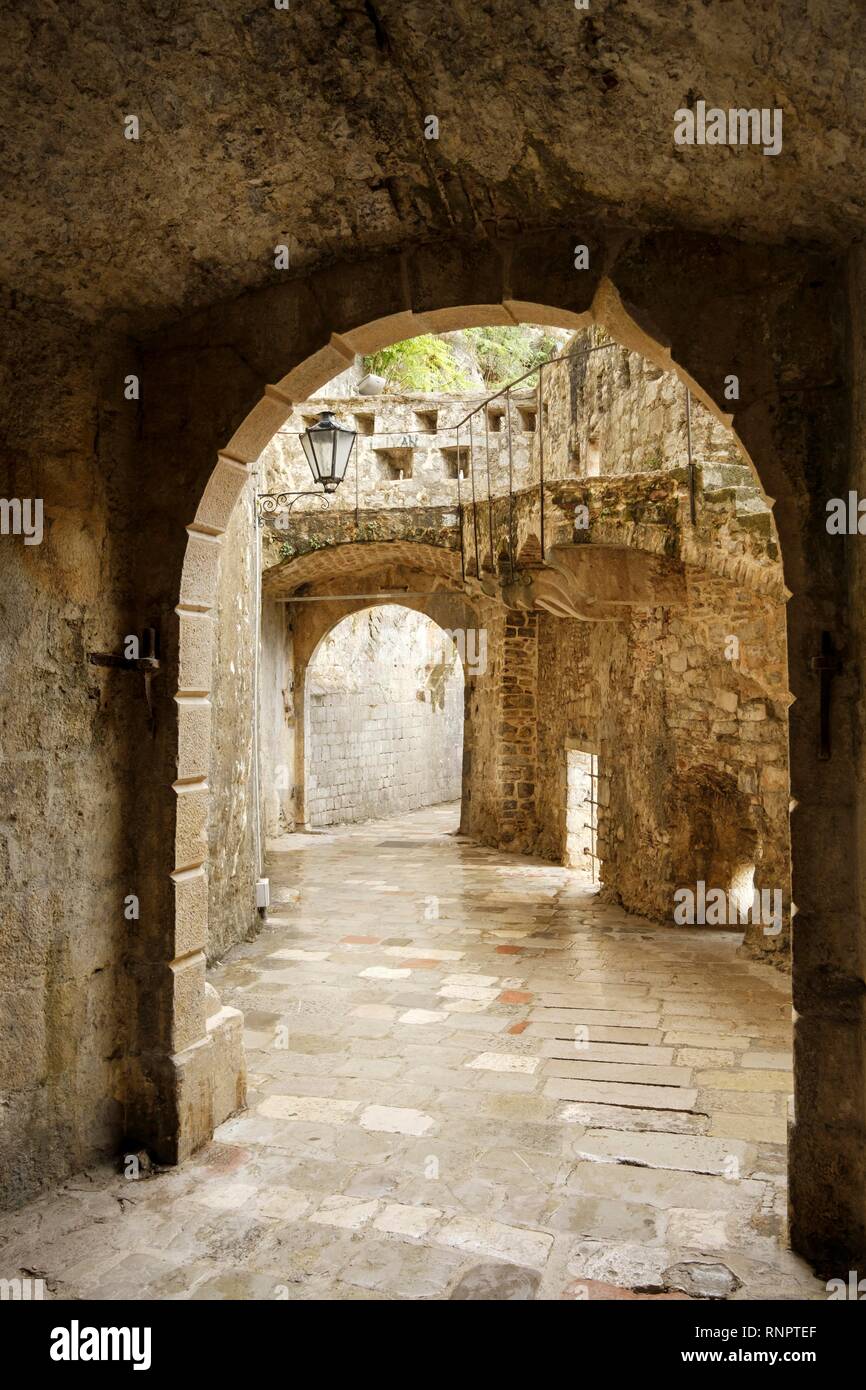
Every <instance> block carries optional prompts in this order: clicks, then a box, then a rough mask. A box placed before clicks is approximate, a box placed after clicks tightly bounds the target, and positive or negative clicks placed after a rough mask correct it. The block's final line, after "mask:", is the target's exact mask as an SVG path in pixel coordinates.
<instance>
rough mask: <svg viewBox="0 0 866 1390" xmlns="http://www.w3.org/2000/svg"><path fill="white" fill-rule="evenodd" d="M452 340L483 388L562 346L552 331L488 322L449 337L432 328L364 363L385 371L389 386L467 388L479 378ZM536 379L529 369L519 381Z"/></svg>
mask: <svg viewBox="0 0 866 1390" xmlns="http://www.w3.org/2000/svg"><path fill="white" fill-rule="evenodd" d="M454 340H457V341H458V342H459V343H460V345H461V347H462V348H463V349H464V351H465V353H467V354H468V356H469V358H470V360H471V362H472V363H474V365H475V367H476V368H477V370H478V372H479V374H480V376H481V379H482V381H483V382H484V387H485V388H489V389H490V390H491V391H496V390H499V388H500V387H502V386H507V385H508V383H509V382H510V381H514V380H515V378H516V377H521V376H523V374H524V372H528V371H531V370H532V369H533V368H534V367H537V366H538V365H539V363H541V362H546V361H547V359H548V358H549V357H551V356H552V355H553V354H554V353H555V352H556V351H557V350H558V348H559V347H560V340H559V339H557V337H556V336H555V335H554V334H553V333H549V332H547V330H546V329H544V328H536V327H533V325H532V324H515V325H514V326H513V327H512V326H509V327H506V326H499V325H492V326H488V327H486V328H466V329H464V330H463V331H462V332H460V333H459V334H455V335H454V339H452V340H449V339H448V338H441V337H437V336H436V335H435V334H433V333H423V334H421V336H420V337H418V338H407V339H406V340H405V341H404V342H402V343H393V344H392V345H391V347H387V348H383V349H382V351H381V352H377V353H375V354H374V355H373V356H372V357H366V358H365V359H364V366H365V368H366V370H367V371H368V372H374V373H375V374H376V375H377V376H383V377H384V378H385V380H386V382H387V383H388V387H389V388H390V389H391V390H392V391H430V392H441V393H446V392H452V391H469V390H471V389H472V386H473V384H477V377H476V378H475V383H473V381H472V378H471V376H470V375H469V373H468V372H467V370H466V368H465V366H463V365H462V364H461V362H460V360H459V355H458V354H457V353H455V350H454ZM536 381H537V376H536V375H535V373H533V375H532V376H531V377H530V378H528V379H527V380H526V382H524V383H523V384H524V385H525V386H526V387H527V388H529V387H532V386H534V385H535V384H536Z"/></svg>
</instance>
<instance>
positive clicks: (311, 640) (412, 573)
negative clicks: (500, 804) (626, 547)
mask: <svg viewBox="0 0 866 1390" xmlns="http://www.w3.org/2000/svg"><path fill="white" fill-rule="evenodd" d="M348 580H351V583H349V585H348V587H349V589H350V590H352V591H354V592H357V590H358V589H359V588H360V589H363V590H365V591H367V592H369V593H375V594H377V595H378V596H379V597H377V598H376V599H375V600H367V599H363V598H351V597H349V598H345V597H342V595H343V594H345V593H346V589H347V581H348ZM389 590H393V591H394V593H395V596H394V597H393V598H385V597H382V595H383V594H385V593H387V592H388V591H389ZM299 593H300V594H302V595H303V602H302V603H297V604H296V605H295V606H294V619H293V632H292V651H291V657H290V664H291V668H292V672H293V681H292V684H293V700H294V708H295V711H296V714H295V718H294V729H293V752H292V765H293V768H294V785H295V806H294V811H295V814H296V816H297V818H298V821H299V822H300V823H302V824H303V823H305V821H306V808H305V805H304V785H305V777H304V768H305V763H306V737H307V725H306V718H305V711H306V704H307V686H306V678H307V672H308V671H309V669H310V666H311V664H312V662H313V661H314V659H315V655H316V652H317V651H318V649H319V647H320V645H321V643H322V642H323V641H324V639H325V638H326V637H327V636H328V634H329V633H330V632H332V631H333V629H334V628H335V627H336V626H337V625H338V624H339V623H340V622H341V621H342V620H343V619H344V618H346V617H348V616H351V615H352V614H354V613H359V612H362V611H364V610H365V609H366V608H369V607H371V606H374V604H375V606H398V607H401V608H409V609H411V610H412V611H414V612H417V613H421V614H423V615H425V616H426V617H428V618H430V619H431V621H432V622H434V623H436V624H437V626H438V627H440V628H442V629H443V630H444V631H447V632H457V631H461V630H463V631H465V630H467V629H468V630H471V629H474V628H476V627H477V626H478V624H479V621H481V619H480V613H481V611H482V610H483V609H484V608H485V606H486V601H485V600H484V599H481V598H474V599H473V598H470V597H468V596H467V595H466V594H465V593H464V592H463V590H462V588H461V586H460V557H459V554H458V553H457V552H456V551H454V550H452V549H447V548H445V547H444V546H439V545H434V544H425V543H421V542H417V541H365V542H357V541H348V542H344V543H343V544H340V545H334V546H329V547H326V548H322V549H317V550H314V551H310V552H307V553H304V554H300V555H297V556H295V557H294V558H292V559H290V560H285V561H283V562H282V563H280V564H277V565H273V566H272V567H271V568H270V569H268V570H267V571H266V572H265V575H264V579H263V601H264V602H265V603H266V604H274V605H281V604H283V603H288V604H291V602H292V598H293V596H294V595H296V594H299ZM464 697H465V708H464V734H463V762H464V767H466V766H468V765H469V764H470V763H471V757H472V744H473V737H472V684H471V680H469V681H467V682H466V683H465V685H464ZM265 792H266V795H267V793H268V788H267V784H266V787H265Z"/></svg>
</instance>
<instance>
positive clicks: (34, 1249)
mask: <svg viewBox="0 0 866 1390" xmlns="http://www.w3.org/2000/svg"><path fill="white" fill-rule="evenodd" d="M456 824H457V819H456V814H455V809H454V808H453V807H447V806H445V807H433V808H428V809H427V810H426V811H422V812H417V813H413V814H411V815H408V816H404V817H401V818H400V821H399V823H396V822H388V821H382V822H373V823H371V824H369V825H361V826H351V827H343V828H339V829H335V830H334V831H333V833H329V834H328V835H322V836H303V835H300V836H292V837H289V839H288V840H287V841H284V842H275V848H274V852H273V853H272V855H271V859H270V864H269V874H270V877H271V890H272V899H273V902H274V908H273V910H272V912H271V914H270V915H269V918H268V920H267V923H266V924H265V926H264V929H263V930H262V932H261V934H260V935H259V937H258V938H257V939H256V940H254V941H251V942H244V943H243V944H242V945H241V946H239V947H237V948H236V949H235V950H234V951H233V952H231V953H230V955H229V957H228V958H227V960H226V961H225V962H224V963H223V965H221V966H220V967H219V968H217V969H216V970H215V971H213V972H212V978H213V982H214V984H215V985H216V987H217V989H218V990H219V991H220V993H221V997H222V1001H223V1003H224V1004H227V1005H234V1006H236V1007H239V1008H241V1009H243V1010H244V1011H245V1023H246V1027H245V1038H246V1046H247V1061H248V1071H249V1109H248V1110H246V1111H245V1112H244V1113H242V1114H240V1115H238V1116H235V1117H233V1118H232V1119H230V1120H228V1121H227V1122H226V1123H225V1124H224V1125H222V1126H221V1127H220V1129H219V1130H218V1132H217V1135H216V1136H215V1139H214V1141H213V1143H211V1144H210V1145H208V1146H207V1147H206V1148H205V1149H204V1150H202V1152H201V1153H200V1154H197V1155H196V1156H195V1157H194V1158H193V1159H190V1160H188V1161H187V1162H186V1163H184V1164H182V1165H180V1167H178V1168H176V1169H171V1170H166V1171H158V1170H157V1171H156V1172H155V1173H154V1175H153V1176H151V1177H149V1178H147V1180H139V1181H129V1180H126V1179H125V1178H123V1177H122V1176H119V1175H118V1173H117V1172H115V1171H111V1170H108V1169H102V1170H98V1171H95V1172H94V1173H92V1174H90V1175H88V1177H87V1178H83V1179H79V1180H77V1181H73V1182H70V1183H67V1184H65V1185H64V1187H63V1188H62V1189H61V1190H60V1191H58V1192H54V1193H48V1194H46V1195H45V1196H43V1197H41V1198H39V1199H38V1200H37V1201H36V1202H34V1203H31V1204H30V1206H29V1207H28V1208H25V1209H23V1210H22V1211H20V1212H15V1213H8V1214H6V1215H5V1216H4V1217H2V1218H0V1252H2V1254H0V1277H9V1276H12V1277H14V1276H15V1274H16V1273H17V1272H18V1270H19V1269H21V1268H28V1269H29V1268H36V1269H39V1270H44V1271H45V1274H46V1278H47V1279H48V1280H49V1285H48V1287H49V1292H50V1295H51V1296H53V1297H63V1298H72V1299H75V1298H82V1299H84V1298H96V1299H115V1298H120V1299H125V1298H128V1299H133V1300H134V1299H147V1298H168V1299H207V1300H220V1299H232V1298H252V1299H271V1298H275V1297H285V1296H286V1291H287V1294H288V1297H289V1298H290V1299H292V1300H298V1301H308V1300H319V1299H335V1300H358V1299H359V1300H370V1301H377V1300H403V1299H433V1300H446V1299H455V1300H469V1299H487V1298H490V1299H500V1298H501V1299H503V1300H511V1299H515V1300H527V1299H545V1300H547V1299H552V1300H561V1299H576V1298H584V1297H589V1298H592V1299H594V1298H611V1299H631V1298H644V1297H647V1298H649V1297H656V1298H696V1299H704V1298H716V1297H722V1298H733V1299H740V1298H744V1297H748V1296H750V1295H753V1296H757V1297H762V1298H773V1299H793V1298H818V1297H826V1289H825V1287H824V1285H823V1284H822V1283H821V1282H820V1281H818V1280H816V1279H814V1277H813V1276H812V1274H811V1272H810V1271H809V1270H808V1268H807V1267H806V1266H805V1265H804V1264H803V1263H802V1261H800V1260H798V1259H797V1258H796V1257H795V1256H793V1255H792V1254H791V1252H790V1250H789V1249H787V1248H786V1244H785V1227H784V1212H785V1189H784V1173H785V1127H786V1117H787V1105H788V1093H789V1090H790V1082H791V1074H790V1032H791V1025H790V994H789V991H788V989H787V986H786V982H785V981H784V979H783V978H782V977H781V976H779V975H776V974H774V973H773V972H772V971H770V970H769V969H768V968H765V967H756V966H754V965H753V964H752V963H750V962H749V961H747V960H746V959H744V958H743V957H741V956H740V955H738V953H737V947H738V942H739V937H738V935H737V934H735V933H712V934H711V935H708V934H703V935H702V934H701V932H700V930H698V929H695V928H691V929H688V930H681V929H675V928H665V927H659V926H655V925H654V924H652V923H650V922H647V921H645V920H644V919H638V918H630V917H629V916H628V915H627V914H626V913H625V912H623V911H622V909H620V908H618V907H616V906H614V905H613V904H607V903H600V902H599V901H598V897H597V894H596V892H595V890H594V888H593V886H592V885H591V884H590V883H589V882H588V881H587V880H585V879H584V878H582V877H580V876H579V875H578V874H576V873H574V872H572V871H570V870H567V869H563V868H560V867H558V866H556V865H553V864H548V863H545V862H543V861H540V860H534V859H530V858H528V857H525V856H519V855H508V854H506V853H503V852H499V851H496V850H492V849H487V848H484V847H481V846H477V845H473V844H472V843H470V842H468V841H466V840H464V839H461V838H460V837H459V836H455V835H454V834H453V831H454V830H455V828H456ZM388 841H392V842H396V841H400V842H405V841H411V843H410V844H409V845H406V844H405V843H402V844H401V845H398V844H396V843H390V844H389V843H383V842H388ZM431 898H433V899H435V900H437V901H438V911H439V916H438V918H437V919H435V920H433V921H428V920H426V918H425V916H424V907H425V904H426V903H428V902H429V901H430V899H431ZM647 1286H649V1288H650V1290H651V1291H649V1292H648V1291H647ZM653 1290H655V1291H653Z"/></svg>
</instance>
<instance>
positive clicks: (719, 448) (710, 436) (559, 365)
mask: <svg viewBox="0 0 866 1390" xmlns="http://www.w3.org/2000/svg"><path fill="white" fill-rule="evenodd" d="M607 344H610V338H609V337H608V335H607V334H606V333H603V332H601V330H600V329H597V328H587V329H582V330H581V331H580V332H579V333H576V334H575V335H574V337H573V338H572V339H571V341H570V342H569V343H567V344H566V345H565V347H564V348H563V350H562V352H561V353H560V357H559V359H554V362H555V363H556V365H553V366H550V367H546V368H545V369H544V372H543V378H542V380H543V389H542V398H543V402H544V474H545V477H546V478H551V479H552V478H569V477H575V476H577V477H604V476H605V475H606V474H618V473H619V474H622V473H655V472H658V471H659V470H661V469H666V468H683V467H685V465H686V463H687V461H688V434H689V430H688V426H687V415H686V388H685V387H684V386H683V384H682V382H680V381H679V380H678V379H677V377H676V376H675V375H674V373H673V372H665V371H662V369H661V368H660V367H657V366H655V365H654V364H653V363H652V362H648V361H647V360H646V358H645V357H642V356H641V355H640V353H637V352H629V351H628V349H627V348H624V347H622V346H621V345H620V344H619V343H613V344H612V345H610V346H607ZM690 427H691V447H692V457H693V459H694V460H695V461H696V462H701V463H703V464H707V465H709V464H713V465H716V466H722V465H725V464H731V463H734V464H736V463H739V464H742V463H744V462H745V460H744V459H743V458H742V456H741V454H740V453H739V451H738V449H737V447H736V442H735V440H734V437H733V435H732V434H731V431H730V430H728V429H726V428H725V426H724V425H723V424H721V422H720V421H719V420H717V419H716V418H715V417H714V416H712V415H711V414H710V413H709V411H708V410H706V409H705V408H704V406H703V405H701V403H700V401H698V400H696V399H694V398H693V399H692V401H691V407H690ZM532 453H533V460H532V466H533V469H534V470H535V471H534V474H533V476H537V470H538V440H537V439H535V440H533V441H532ZM750 473H751V470H750ZM751 482H752V486H753V487H755V486H756V485H757V480H756V479H755V477H754V475H752V478H751Z"/></svg>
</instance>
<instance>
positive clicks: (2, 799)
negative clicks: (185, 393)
mask: <svg viewBox="0 0 866 1390" xmlns="http://www.w3.org/2000/svg"><path fill="white" fill-rule="evenodd" d="M3 313H4V324H5V326H6V330H7V331H6V332H5V333H4V335H3V344H2V345H0V379H2V381H3V383H4V391H3V396H4V409H3V414H2V421H0V496H2V497H3V498H6V499H10V498H18V499H26V498H29V499H32V500H36V499H41V500H42V502H43V504H44V514H43V536H42V540H41V543H39V544H34V545H25V544H24V538H23V536H21V535H15V534H3V535H0V669H2V673H3V674H2V679H0V896H2V903H0V1078H2V1082H0V1204H2V1205H15V1204H18V1203H20V1202H21V1201H23V1200H25V1199H26V1198H27V1197H28V1196H30V1195H31V1194H32V1193H33V1192H34V1191H35V1190H37V1189H38V1188H40V1187H42V1186H44V1185H46V1184H50V1183H54V1182H57V1181H59V1180H60V1179H62V1178H65V1177H66V1176H67V1175H68V1174H69V1173H70V1172H74V1171H78V1170H80V1169H81V1168H83V1167H84V1166H85V1165H87V1164H88V1163H90V1162H92V1161H94V1160H95V1159H96V1158H104V1157H105V1156H106V1155H108V1154H112V1153H114V1152H116V1151H117V1149H118V1147H119V1145H120V1144H121V1142H122V1139H123V1135H124V1130H125V1116H126V1106H127V1104H128V1100H129V1085H128V1071H127V1068H128V1063H129V1057H130V1053H131V1052H132V1050H133V1049H134V1048H135V1044H136V1022H135V1009H134V995H133V974H132V969H131V962H132V959H133V957H134V955H135V952H136V948H137V943H138V942H139V941H140V939H141V937H142V935H143V934H147V933H148V932H149V931H150V930H151V929H152V926H153V915H152V902H151V901H150V900H149V898H148V895H147V893H146V891H145V890H144V888H143V886H142V884H143V878H142V875H141V874H140V873H139V863H140V859H141V857H142V856H144V855H146V854H147V850H148V834H147V826H146V825H145V824H144V823H143V821H142V817H141V803H140V796H139V792H140V785H141V779H142V778H144V777H147V776H150V775H152V771H153V758H154V746H155V744H154V734H153V732H152V729H151V724H150V721H149V718H148V708H147V703H146V701H145V692H144V682H143V679H142V677H141V676H140V675H135V674H132V673H129V672H124V671H118V670H111V669H107V668H105V667H103V666H95V665H92V664H90V662H89V654H90V653H91V652H108V653H120V652H122V650H123V645H124V638H125V636H126V635H127V634H137V633H140V631H141V629H142V627H144V626H145V625H148V624H150V623H154V622H155V621H156V622H157V625H158V620H157V619H156V617H155V614H154V611H153V609H152V607H151V606H150V604H149V603H148V601H147V599H146V597H143V596H142V592H141V591H138V592H137V593H136V590H135V587H134V584H133V582H132V576H131V571H132V550H133V546H134V544H139V545H143V544H144V541H143V539H142V536H143V535H144V534H146V533H145V532H142V531H139V530H135V531H134V535H135V541H134V542H132V543H130V528H129V523H128V521H127V523H126V525H120V524H118V516H117V510H116V508H117V505H118V498H119V497H123V496H124V495H125V490H126V489H127V488H131V487H132V479H133V476H134V470H133V469H132V467H131V459H132V456H133V448H134V440H135V435H136V430H137V407H136V406H135V405H134V404H129V403H126V402H124V401H123V400H122V396H121V393H120V392H119V391H118V390H116V389H115V385H116V382H117V380H119V374H120V375H122V372H121V367H120V364H121V363H125V364H126V366H125V368H124V370H131V369H134V365H135V361H136V357H135V352H134V350H133V349H132V348H131V347H130V345H129V344H128V343H124V342H123V341H122V340H119V339H117V338H115V337H112V336H111V335H110V334H109V333H108V332H107V331H106V330H104V329H102V328H98V329H94V328H93V327H87V326H85V325H83V324H80V323H76V322H75V321H74V320H72V319H70V318H69V316H68V315H67V314H66V313H65V312H64V311H62V310H60V309H56V310H53V311H52V312H51V313H50V314H46V313H43V312H42V311H41V310H40V308H39V306H37V305H34V304H30V303H28V302H27V301H26V300H25V299H23V298H21V297H20V296H19V297H18V298H17V300H16V301H15V302H10V303H8V304H5V305H4V309H3ZM47 383H50V384H51V385H50V389H48V388H47ZM162 635H163V637H164V636H165V634H164V633H163V634H162ZM164 681H165V677H164V675H163V674H159V675H157V676H156V678H155V680H154V683H153V691H154V698H155V699H156V700H157V701H158V700H159V697H160V693H161V691H162V689H163V687H164ZM133 896H134V897H135V898H136V899H137V904H135V903H133V902H132V901H131V898H132V897H133ZM127 911H128V913H129V915H128V916H127V915H126V912H127Z"/></svg>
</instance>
